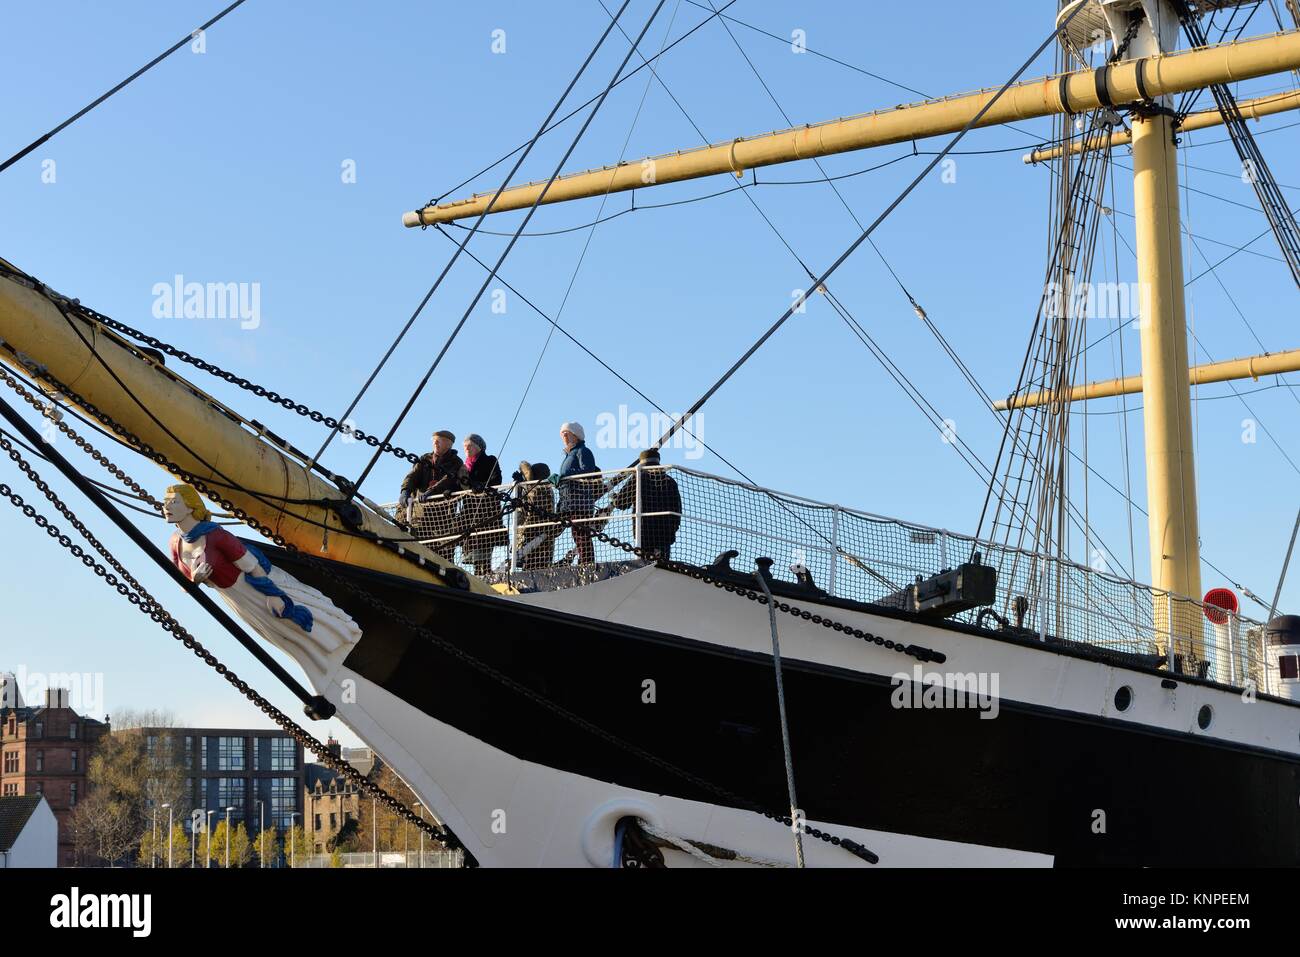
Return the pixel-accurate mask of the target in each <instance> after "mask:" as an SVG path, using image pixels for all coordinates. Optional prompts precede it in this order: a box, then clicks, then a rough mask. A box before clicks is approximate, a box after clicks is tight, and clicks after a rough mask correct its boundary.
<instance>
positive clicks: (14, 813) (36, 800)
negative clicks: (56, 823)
mask: <svg viewBox="0 0 1300 957" xmlns="http://www.w3.org/2000/svg"><path fill="white" fill-rule="evenodd" d="M43 800H45V798H44V797H42V796H41V795H39V794H25V795H22V796H21V797H5V798H0V851H7V850H9V849H10V848H11V847H13V846H14V842H15V841H17V840H18V835H19V834H21V833H22V830H23V828H24V827H26V826H27V822H28V820H30V819H31V816H32V814H33V813H34V812H35V811H36V809H37V808H38V807H39V806H40V804H41V802H42V801H43Z"/></svg>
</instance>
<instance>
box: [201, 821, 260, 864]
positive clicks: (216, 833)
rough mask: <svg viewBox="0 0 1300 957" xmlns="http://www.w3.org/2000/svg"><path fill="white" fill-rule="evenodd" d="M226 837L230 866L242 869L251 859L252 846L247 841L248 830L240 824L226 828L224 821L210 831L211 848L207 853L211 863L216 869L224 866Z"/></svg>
mask: <svg viewBox="0 0 1300 957" xmlns="http://www.w3.org/2000/svg"><path fill="white" fill-rule="evenodd" d="M227 837H229V843H230V866H231V867H232V868H235V867H244V866H245V865H246V864H248V862H249V861H251V860H252V859H253V845H252V842H251V841H250V840H249V839H248V829H247V828H245V827H244V825H243V824H242V823H241V824H235V825H234V826H232V827H230V828H227V827H226V822H225V821H224V820H223V821H221V822H220V823H219V824H217V826H216V827H214V828H213V829H212V848H211V850H210V851H209V855H210V856H211V859H212V863H213V864H214V865H216V866H217V867H225V866H226V842H227ZM204 843H207V842H206V841H205V842H204Z"/></svg>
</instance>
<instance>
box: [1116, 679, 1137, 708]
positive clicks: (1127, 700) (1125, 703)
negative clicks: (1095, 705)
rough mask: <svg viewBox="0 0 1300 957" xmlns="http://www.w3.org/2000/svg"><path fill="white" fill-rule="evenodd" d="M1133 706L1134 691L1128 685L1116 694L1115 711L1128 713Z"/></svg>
mask: <svg viewBox="0 0 1300 957" xmlns="http://www.w3.org/2000/svg"><path fill="white" fill-rule="evenodd" d="M1132 704H1133V689H1132V688H1130V687H1129V686H1128V685H1125V686H1124V687H1122V688H1120V689H1119V690H1118V691H1116V692H1115V710H1116V711H1127V710H1128V709H1129V708H1130V707H1131V706H1132Z"/></svg>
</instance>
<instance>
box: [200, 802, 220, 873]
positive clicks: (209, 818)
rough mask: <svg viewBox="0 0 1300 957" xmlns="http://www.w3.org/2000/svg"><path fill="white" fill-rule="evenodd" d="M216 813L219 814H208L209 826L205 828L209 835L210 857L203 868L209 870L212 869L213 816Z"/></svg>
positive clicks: (211, 812) (213, 812)
mask: <svg viewBox="0 0 1300 957" xmlns="http://www.w3.org/2000/svg"><path fill="white" fill-rule="evenodd" d="M216 813H217V812H216V811H209V812H208V825H207V827H206V828H205V830H206V832H207V835H208V856H207V859H206V860H205V861H204V862H203V866H204V867H207V868H210V867H212V815H214V814H216Z"/></svg>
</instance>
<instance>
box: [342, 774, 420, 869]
mask: <svg viewBox="0 0 1300 957" xmlns="http://www.w3.org/2000/svg"><path fill="white" fill-rule="evenodd" d="M374 781H375V783H376V784H378V785H379V786H380V787H382V788H383V789H384V790H385V791H387V792H388V793H389V794H391V795H393V797H395V798H397V800H398V801H400V802H401V803H402V804H403V805H405V806H406V807H408V808H410V807H414V806H415V805H416V804H418V803H419V801H420V799H419V797H417V796H416V794H415V792H414V791H412V790H411V789H410V788H409V787H407V786H406V782H405V781H403V780H402V779H401V778H400V777H398V776H397V772H396V771H394V770H393V769H392V768H390V767H388V766H387V765H384V767H383V768H382V769H381V770H380V771H379V773H378V774H377V775H375V776H374ZM357 804H358V807H357V811H358V813H357V841H356V844H357V849H358V850H361V851H369V850H371V849H372V848H374V847H375V846H376V845H378V848H379V850H381V851H404V850H406V849H407V848H408V846H409V841H410V840H412V839H413V840H415V841H416V843H417V844H418V843H419V836H418V833H416V832H414V831H413V830H410V829H411V828H413V827H414V825H412V824H410V823H409V822H408V821H407V820H406V818H405V817H403V816H402V815H400V814H399V813H398V812H397V811H394V810H392V809H391V808H389V807H387V806H385V805H384V803H383V802H382V801H376V800H374V799H373V798H371V797H369V796H368V795H366V794H360V795H358V799H357ZM376 832H377V834H376ZM376 836H377V837H378V840H377V841H376V840H375V838H376Z"/></svg>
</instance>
